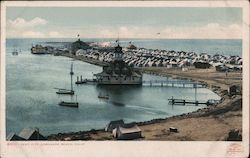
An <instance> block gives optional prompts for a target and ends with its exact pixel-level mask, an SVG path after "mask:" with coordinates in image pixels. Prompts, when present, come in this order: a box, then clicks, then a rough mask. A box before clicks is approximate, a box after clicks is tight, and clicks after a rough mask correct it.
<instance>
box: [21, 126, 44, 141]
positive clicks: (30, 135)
mask: <svg viewBox="0 0 250 158" xmlns="http://www.w3.org/2000/svg"><path fill="white" fill-rule="evenodd" d="M19 136H20V137H22V138H24V139H26V140H29V139H32V140H33V139H34V136H35V137H36V138H37V139H39V140H44V139H46V138H45V137H44V136H43V135H41V134H40V133H39V131H38V130H36V129H33V128H24V129H23V130H22V131H21V132H20V133H19ZM36 138H35V139H36Z"/></svg>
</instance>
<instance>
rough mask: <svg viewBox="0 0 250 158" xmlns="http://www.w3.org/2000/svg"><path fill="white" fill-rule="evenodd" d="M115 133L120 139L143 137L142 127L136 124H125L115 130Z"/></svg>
mask: <svg viewBox="0 0 250 158" xmlns="http://www.w3.org/2000/svg"><path fill="white" fill-rule="evenodd" d="M113 135H114V137H115V138H116V139H118V140H133V139H138V138H141V137H142V136H141V129H140V128H139V127H138V126H137V125H136V124H135V123H130V124H123V125H120V126H119V127H118V128H115V129H114V130H113Z"/></svg>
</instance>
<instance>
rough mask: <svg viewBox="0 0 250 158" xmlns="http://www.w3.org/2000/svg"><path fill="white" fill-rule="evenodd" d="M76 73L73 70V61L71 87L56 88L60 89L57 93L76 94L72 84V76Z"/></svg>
mask: <svg viewBox="0 0 250 158" xmlns="http://www.w3.org/2000/svg"><path fill="white" fill-rule="evenodd" d="M73 75H74V72H73V63H71V68H70V80H71V89H61V88H55V89H58V91H57V92H56V93H57V94H68V95H74V93H75V92H74V90H73V84H72V77H73Z"/></svg>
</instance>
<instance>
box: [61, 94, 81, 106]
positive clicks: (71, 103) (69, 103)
mask: <svg viewBox="0 0 250 158" xmlns="http://www.w3.org/2000/svg"><path fill="white" fill-rule="evenodd" d="M59 105H60V106H68V107H74V108H78V106H79V103H78V102H77V95H76V101H75V102H65V101H61V102H60V103H59Z"/></svg>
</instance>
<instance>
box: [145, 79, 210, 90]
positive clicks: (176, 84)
mask: <svg viewBox="0 0 250 158" xmlns="http://www.w3.org/2000/svg"><path fill="white" fill-rule="evenodd" d="M142 84H143V86H150V87H152V86H161V87H164V86H166V87H179V88H205V87H206V85H205V84H200V83H195V82H192V81H181V80H180V81H173V80H150V81H143V82H142Z"/></svg>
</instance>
